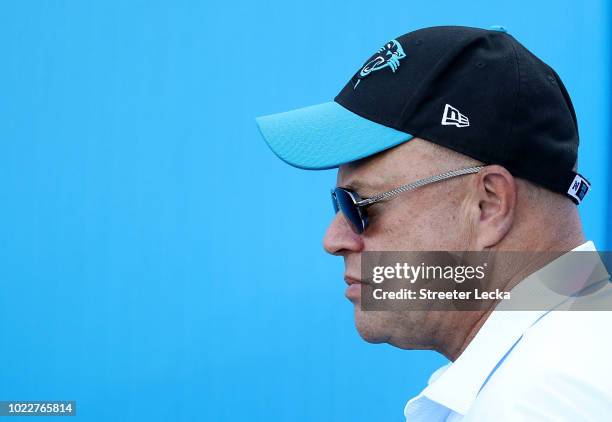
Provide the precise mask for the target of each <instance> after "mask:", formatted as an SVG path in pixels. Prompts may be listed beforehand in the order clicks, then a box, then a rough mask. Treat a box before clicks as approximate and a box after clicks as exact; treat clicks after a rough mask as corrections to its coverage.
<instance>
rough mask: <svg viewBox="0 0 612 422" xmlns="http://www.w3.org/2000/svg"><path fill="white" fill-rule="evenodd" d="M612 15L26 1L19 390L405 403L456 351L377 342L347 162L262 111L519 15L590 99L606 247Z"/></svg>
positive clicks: (149, 412) (90, 399)
mask: <svg viewBox="0 0 612 422" xmlns="http://www.w3.org/2000/svg"><path fill="white" fill-rule="evenodd" d="M609 18H610V13H609V10H608V4H607V2H605V1H596V0H590V1H582V2H578V1H559V0H557V1H538V2H535V1H513V2H506V3H504V4H497V5H493V4H492V3H491V2H490V1H466V2H457V1H456V0H452V1H450V0H449V1H438V2H420V3H415V2H407V1H396V0H393V1H386V2H383V3H381V2H366V1H352V2H334V3H329V1H327V0H310V1H308V2H300V3H298V2H287V1H282V0H271V1H259V2H249V1H245V0H238V1H218V0H215V1H200V2H198V1H173V2H155V1H109V0H106V1H97V2H94V1H80V2H78V1H67V0H66V1H59V0H56V1H5V2H3V3H2V6H1V13H0V54H1V57H2V61H1V67H0V192H1V195H2V200H1V202H0V204H1V206H0V283H1V284H0V286H1V288H2V290H1V294H0V335H1V336H0V356H1V358H2V360H1V364H0V366H1V368H2V369H1V371H0V399H2V400H9V399H10V400H45V399H47V400H77V402H78V413H79V415H78V417H77V419H80V420H99V421H109V420H114V421H119V420H146V421H162V420H185V421H192V420H203V421H230V420H231V421H235V420H238V419H240V420H243V419H246V420H251V421H259V420H262V421H277V420H278V421H349V420H350V421H372V420H378V421H381V420H402V411H403V406H404V404H405V402H406V400H407V399H408V398H410V397H411V396H413V395H415V394H417V393H418V392H419V391H420V390H421V389H422V387H423V386H424V385H425V383H426V379H427V376H428V374H429V373H430V372H431V371H433V370H434V369H435V368H437V367H438V366H440V365H442V364H443V363H445V360H444V359H443V358H442V357H440V356H439V355H437V354H436V353H434V352H421V351H401V350H397V349H394V348H392V347H390V346H385V345H377V346H375V345H369V344H366V343H364V342H362V341H361V340H360V338H359V336H358V335H357V333H356V332H355V330H354V328H353V320H352V305H351V304H350V303H348V302H347V301H346V299H345V298H344V296H343V292H344V286H343V285H344V283H343V280H342V271H343V269H342V263H341V260H340V259H338V258H334V257H329V256H326V255H325V254H324V252H323V250H322V246H321V238H322V235H323V232H324V230H325V227H326V225H327V224H328V222H329V221H330V219H331V217H332V215H331V206H330V203H329V197H328V195H329V188H330V187H331V186H332V185H333V184H334V183H335V172H334V171H326V172H304V171H299V170H296V169H294V168H291V167H288V166H286V165H284V164H283V163H281V162H280V161H279V160H277V159H276V158H275V157H274V156H273V154H271V153H270V151H269V150H268V149H267V147H266V146H265V144H264V142H263V141H262V140H261V139H260V137H259V134H258V132H257V129H256V126H255V124H254V120H253V119H254V117H256V116H259V115H263V114H270V113H274V112H279V111H284V110H288V109H292V108H297V107H301V106H305V105H310V104H316V103H320V102H324V101H329V100H330V99H332V98H333V97H334V96H335V94H336V93H337V92H338V91H339V90H340V88H341V87H342V86H343V85H344V83H346V81H347V80H348V78H350V76H351V75H352V74H353V72H354V71H355V70H356V69H357V68H358V67H359V66H360V65H361V64H362V63H363V61H364V60H365V59H366V58H367V57H369V56H370V54H371V53H372V52H373V51H375V50H377V49H378V48H379V47H380V45H382V44H383V43H384V42H386V41H387V40H388V39H390V38H393V37H396V36H398V35H401V34H403V33H405V32H408V31H411V30H414V29H417V28H420V27H425V26H432V25H442V24H460V25H469V26H478V27H485V28H486V27H489V26H490V25H493V24H498V25H500V24H501V25H505V26H506V27H507V28H508V29H509V32H510V33H511V34H513V35H514V36H515V37H517V38H518V39H519V40H520V41H521V42H522V43H523V44H525V45H526V46H527V47H528V48H530V49H531V50H532V51H534V52H535V53H536V54H538V55H539V56H540V57H541V58H543V59H544V60H545V61H546V62H548V63H549V64H551V65H552V66H553V67H554V68H555V69H556V70H557V71H558V73H559V74H560V75H561V77H562V78H563V80H564V81H565V84H566V86H567V88H568V90H569V92H570V94H571V95H572V98H573V101H574V105H575V107H576V111H577V114H578V118H579V123H580V132H581V139H582V146H581V151H580V153H581V160H580V167H581V170H582V172H583V173H584V174H585V175H586V176H587V177H588V178H589V179H590V180H591V181H592V182H593V190H592V193H591V194H590V195H589V197H588V200H587V201H586V202H585V203H584V204H583V205H582V206H581V213H582V216H583V218H584V225H585V230H586V233H587V235H588V237H589V238H591V239H593V240H595V242H596V244H597V245H598V246H599V247H600V248H605V247H608V246H609V239H607V238H606V233H607V227H606V221H607V219H608V218H609V217H610V216H611V214H610V210H609V208H608V203H609V186H608V180H609V166H608V157H609V142H608V138H609V135H610V130H609V125H608V120H609V116H610V101H609V95H610V90H609V85H610V80H609V76H608V75H609V74H610V54H609V50H610V40H609V36H610V34H609V33H608V32H607V30H606V29H605V28H606V27H609V23H610V22H609ZM296 192H298V193H299V194H296Z"/></svg>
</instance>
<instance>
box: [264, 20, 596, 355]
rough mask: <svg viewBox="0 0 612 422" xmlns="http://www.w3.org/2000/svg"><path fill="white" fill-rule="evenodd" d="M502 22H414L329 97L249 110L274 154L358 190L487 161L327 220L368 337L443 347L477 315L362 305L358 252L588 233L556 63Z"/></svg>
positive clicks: (503, 245) (364, 192)
mask: <svg viewBox="0 0 612 422" xmlns="http://www.w3.org/2000/svg"><path fill="white" fill-rule="evenodd" d="M499 29H500V28H496V29H495V30H483V29H476V28H467V27H457V26H452V27H451V26H447V27H435V28H425V29H421V30H417V31H414V32H410V33H408V34H405V35H402V36H401V37H398V38H397V39H395V40H392V41H389V42H388V43H386V44H385V46H384V47H383V48H382V49H381V50H379V53H380V52H381V51H382V52H383V53H384V54H385V57H387V56H388V60H387V61H385V60H386V59H385V60H382V59H380V58H377V57H378V55H379V53H377V54H375V55H374V56H372V57H371V58H370V59H368V60H367V61H366V62H365V64H364V65H363V66H362V67H360V68H359V70H357V72H356V73H355V74H354V76H353V77H352V78H351V80H350V81H349V82H348V83H347V84H346V86H345V87H344V88H343V89H342V91H341V92H340V93H339V94H338V95H337V96H336V98H335V99H334V101H333V102H329V103H324V104H320V105H317V106H311V107H306V108H303V109H299V110H294V111H290V112H285V113H279V114H275V115H270V116H264V117H260V118H258V119H257V123H258V125H259V129H260V131H261V133H262V135H263V136H264V139H265V140H266V142H267V143H268V145H269V146H270V148H271V149H272V150H273V151H274V153H275V154H277V155H278V156H279V157H280V158H281V159H282V160H284V161H286V162H287V163H289V164H291V165H293V166H296V167H299V168H305V169H328V168H339V171H338V180H337V185H338V186H339V187H343V188H348V189H351V190H352V191H354V192H356V193H358V194H359V196H361V197H362V198H368V197H371V196H372V195H376V194H380V193H383V192H387V191H390V190H392V189H395V188H397V187H399V186H402V185H406V184H408V183H411V182H415V181H417V180H419V179H422V178H427V177H431V176H435V175H440V174H442V173H446V172H449V171H451V170H457V169H462V168H466V167H474V166H482V168H481V169H480V170H479V171H478V172H477V173H470V174H465V175H462V176H458V177H454V178H450V179H446V180H443V181H439V182H435V183H432V184H428V185H425V186H422V187H419V188H417V189H415V190H411V191H408V192H404V193H401V194H399V195H396V196H394V197H393V198H390V199H388V200H383V201H380V202H377V203H373V204H371V205H369V206H368V207H367V214H368V217H369V224H368V227H367V229H366V230H365V231H363V232H361V233H358V232H359V230H357V232H355V231H353V230H351V227H350V225H349V224H348V223H347V221H346V219H345V218H344V216H343V215H342V213H338V214H337V215H336V217H335V218H334V220H333V221H332V223H331V224H330V227H329V229H328V230H327V233H326V235H325V239H324V246H325V249H326V250H327V251H328V252H329V253H332V254H334V255H338V256H342V257H343V258H344V261H345V266H346V274H345V275H346V280H347V282H348V283H349V284H352V286H351V287H349V289H348V291H347V292H348V293H347V296H349V298H350V299H351V300H352V301H353V302H354V303H355V315H356V323H357V327H358V329H359V332H360V334H361V335H362V336H363V337H364V338H365V339H367V340H368V341H372V342H389V343H391V344H394V345H396V346H399V347H404V348H437V349H440V346H439V344H437V342H442V340H441V339H442V337H444V336H452V335H453V333H455V332H457V331H458V330H459V327H461V326H462V324H463V326H465V321H466V320H470V319H478V318H481V317H482V314H480V313H466V312H462V313H461V315H459V316H457V315H454V316H453V314H452V312H446V313H444V314H443V313H439V312H422V311H419V312H416V311H415V312H404V313H398V312H393V313H389V312H379V311H377V312H362V311H361V309H360V307H359V295H358V293H359V288H358V282H359V279H360V275H361V272H360V254H361V252H363V251H452V250H455V251H457V250H459V251H460V250H472V251H488V250H546V249H552V248H557V250H562V249H563V248H565V247H570V245H571V247H573V246H575V245H576V242H577V241H579V240H580V239H582V232H581V228H580V222H579V220H578V214H577V211H576V207H575V205H574V204H578V203H580V201H581V200H582V199H583V198H584V196H585V195H586V193H587V192H588V190H589V187H590V184H589V183H588V181H587V180H586V179H584V178H583V177H582V176H581V175H580V174H578V173H577V172H576V167H577V153H578V128H577V121H576V116H575V113H574V108H573V106H572V103H571V100H570V98H569V95H568V93H567V91H566V89H565V87H564V85H563V83H562V82H561V79H560V78H559V76H558V75H557V73H556V72H555V71H554V70H553V69H552V68H551V67H550V66H548V65H547V64H545V63H544V62H542V61H541V60H540V59H538V58H537V57H536V56H534V55H533V54H532V53H531V52H529V51H528V50H527V49H526V48H525V47H524V46H523V45H521V44H520V43H519V42H518V41H517V40H516V39H514V38H513V37H512V36H511V35H509V34H507V33H506V32H505V30H503V29H502V30H501V31H500V30H499ZM372 60H374V61H375V62H376V63H377V64H376V63H375V65H372V63H374V62H372ZM371 62H372V63H371ZM363 69H366V71H363ZM336 192H338V190H337V191H336ZM343 192H344V191H343ZM336 198H337V197H336ZM353 217H354V215H353ZM464 337H465V336H464ZM449 347H451V348H452V347H453V346H449ZM457 347H459V346H457ZM454 352H456V350H455V351H454ZM454 352H453V351H452V350H451V351H449V352H448V353H447V355H453V354H454Z"/></svg>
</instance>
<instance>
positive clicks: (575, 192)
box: [567, 174, 591, 204]
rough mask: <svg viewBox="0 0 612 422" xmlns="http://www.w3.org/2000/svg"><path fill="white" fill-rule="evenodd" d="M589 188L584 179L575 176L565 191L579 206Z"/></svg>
mask: <svg viewBox="0 0 612 422" xmlns="http://www.w3.org/2000/svg"><path fill="white" fill-rule="evenodd" d="M590 188H591V184H590V183H589V182H587V180H586V179H585V178H584V177H582V176H580V175H579V174H577V175H576V177H574V180H573V181H572V184H571V185H570V187H569V189H568V190H567V194H568V195H569V196H571V197H572V198H574V199H575V200H576V202H577V203H578V204H579V203H580V202H581V201H582V200H583V199H584V196H585V195H586V194H587V192H588V191H589V189H590Z"/></svg>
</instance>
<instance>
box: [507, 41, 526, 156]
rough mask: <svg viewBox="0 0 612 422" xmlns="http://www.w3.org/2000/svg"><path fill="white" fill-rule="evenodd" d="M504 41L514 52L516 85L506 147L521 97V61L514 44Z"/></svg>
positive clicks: (512, 133) (511, 134) (510, 136)
mask: <svg viewBox="0 0 612 422" xmlns="http://www.w3.org/2000/svg"><path fill="white" fill-rule="evenodd" d="M506 42H508V44H510V47H511V48H512V52H513V53H514V60H515V63H516V79H517V87H516V98H515V101H514V110H512V120H511V121H510V129H509V131H508V137H507V139H506V142H505V143H504V147H506V145H508V143H510V141H511V139H512V136H513V135H514V125H515V123H516V114H517V110H518V104H519V100H520V98H521V86H522V76H521V62H520V60H519V57H518V53H517V52H516V47H515V46H514V43H512V42H509V41H507V40H506ZM504 153H507V148H504Z"/></svg>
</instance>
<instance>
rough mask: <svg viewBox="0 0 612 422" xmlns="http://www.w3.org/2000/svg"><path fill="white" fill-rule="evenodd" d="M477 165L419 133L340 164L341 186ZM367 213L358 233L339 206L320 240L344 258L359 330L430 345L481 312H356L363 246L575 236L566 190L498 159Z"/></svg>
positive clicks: (428, 247)
mask: <svg viewBox="0 0 612 422" xmlns="http://www.w3.org/2000/svg"><path fill="white" fill-rule="evenodd" d="M477 165H482V163H480V162H479V161H477V160H474V159H472V158H470V157H467V156H465V155H462V154H459V153H457V152H454V151H451V150H449V149H447V148H444V147H441V146H438V145H435V144H433V143H430V142H427V141H425V140H422V139H419V138H416V139H413V140H412V141H410V142H407V143H405V144H402V145H400V146H398V147H395V148H393V149H391V150H387V151H385V152H382V153H380V154H377V155H374V156H372V157H369V158H366V159H363V160H359V161H356V162H353V163H349V164H346V165H342V166H340V168H339V170H338V178H337V179H338V181H337V185H338V186H342V187H348V188H351V189H353V190H354V191H356V192H358V193H359V194H360V195H361V196H362V197H370V196H372V195H374V194H378V193H380V192H384V191H388V190H390V189H393V188H395V187H397V186H401V185H403V184H406V183H409V182H411V181H415V180H418V179H422V178H426V177H429V176H433V175H436V174H441V173H444V172H447V171H449V170H455V169H459V168H464V167H472V166H477ZM368 217H369V219H370V221H369V225H368V228H367V230H365V231H364V232H363V233H361V234H357V233H356V232H355V231H354V230H352V229H351V227H350V225H349V223H348V222H347V221H346V218H345V217H344V216H343V215H342V213H338V214H336V216H335V218H334V219H333V220H332V222H331V224H330V225H329V227H328V229H327V232H326V233H325V237H324V241H323V243H324V247H325V250H326V251H327V252H328V253H330V254H333V255H337V256H341V257H342V258H343V259H344V264H345V280H346V282H347V283H348V284H349V288H348V289H347V297H348V298H349V299H350V300H351V301H352V302H353V303H354V305H355V309H354V312H355V323H356V326H357V329H358V331H359V333H360V334H361V336H362V337H363V338H364V339H366V340H367V341H371V342H388V343H391V344H393V345H396V346H398V347H402V348H435V347H436V344H435V342H436V339H437V338H438V335H435V332H436V331H438V332H446V331H447V330H448V328H449V326H452V324H454V323H459V322H460V321H456V320H455V318H466V317H468V318H469V317H473V318H476V317H478V313H472V314H471V315H468V313H466V312H462V313H461V314H454V315H453V313H452V312H444V313H440V312H438V313H435V312H424V311H410V312H395V311H394V312H384V311H377V312H364V311H362V310H361V307H360V305H361V304H360V291H361V290H360V286H359V283H360V281H361V280H360V278H361V268H360V264H361V253H362V252H364V251H485V250H489V251H491V250H542V249H545V248H547V247H550V246H551V245H553V244H554V245H560V243H561V242H563V241H564V239H565V240H567V239H570V238H571V239H572V241H575V236H577V235H578V236H580V233H581V229H580V222H579V219H578V214H577V209H576V207H575V205H574V204H573V203H572V201H571V200H570V199H569V198H566V197H564V196H562V195H559V194H557V193H554V192H551V191H548V190H546V189H542V188H539V187H537V186H536V185H534V184H532V183H530V182H528V181H525V180H522V179H518V178H515V177H513V176H512V175H511V174H510V172H508V170H506V169H505V168H504V167H502V166H499V165H490V166H485V167H484V168H483V169H482V170H480V171H479V172H478V173H475V174H470V175H465V176H460V177H456V178H452V179H449V180H444V181H442V182H438V183H433V184H430V185H427V186H424V187H422V188H417V189H415V190H413V191H410V192H406V193H402V194H399V195H398V196H397V197H395V198H393V199H392V200H388V201H382V202H380V203H376V204H373V205H371V206H370V207H369V208H368ZM538 228H539V229H538ZM560 229H562V230H560ZM568 234H569V236H568Z"/></svg>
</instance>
